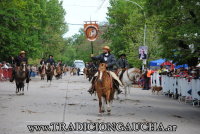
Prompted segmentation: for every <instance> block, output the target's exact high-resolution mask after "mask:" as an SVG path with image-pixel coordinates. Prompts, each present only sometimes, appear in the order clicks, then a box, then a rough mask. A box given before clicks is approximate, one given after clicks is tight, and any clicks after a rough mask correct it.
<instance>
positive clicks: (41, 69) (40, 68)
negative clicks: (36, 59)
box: [39, 64, 46, 80]
mask: <svg viewBox="0 0 200 134" xmlns="http://www.w3.org/2000/svg"><path fill="white" fill-rule="evenodd" d="M39 72H40V77H41V80H44V77H45V75H46V67H45V64H43V65H42V66H41V67H39Z"/></svg>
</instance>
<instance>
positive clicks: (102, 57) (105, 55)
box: [88, 46, 123, 94]
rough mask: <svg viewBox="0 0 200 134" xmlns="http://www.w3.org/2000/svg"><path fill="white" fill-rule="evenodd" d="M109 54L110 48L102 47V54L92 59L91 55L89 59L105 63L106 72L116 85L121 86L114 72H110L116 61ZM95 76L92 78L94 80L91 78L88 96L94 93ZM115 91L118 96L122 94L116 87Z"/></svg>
mask: <svg viewBox="0 0 200 134" xmlns="http://www.w3.org/2000/svg"><path fill="white" fill-rule="evenodd" d="M110 52H111V50H110V47H109V46H104V47H103V53H102V54H100V55H98V56H95V57H93V55H92V57H91V58H92V59H93V60H98V61H100V63H106V64H107V70H108V72H109V73H110V75H111V76H112V77H113V79H114V82H118V84H119V85H120V86H123V85H122V83H121V81H120V80H119V78H118V77H117V75H116V74H115V73H114V72H112V70H113V66H114V65H116V59H115V56H114V55H112V54H111V53H110ZM97 75H98V73H96V74H95V76H94V78H93V80H92V87H91V88H90V89H89V90H88V92H89V93H90V94H93V93H94V91H95V88H94V82H95V79H96V77H97ZM116 89H117V91H118V94H120V93H121V92H122V91H121V90H120V89H119V88H118V86H117V88H116Z"/></svg>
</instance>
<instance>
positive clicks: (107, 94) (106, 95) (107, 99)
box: [94, 63, 115, 114]
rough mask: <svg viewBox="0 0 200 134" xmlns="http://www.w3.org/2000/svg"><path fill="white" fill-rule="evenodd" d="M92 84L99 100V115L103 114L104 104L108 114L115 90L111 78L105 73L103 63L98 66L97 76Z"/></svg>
mask: <svg viewBox="0 0 200 134" xmlns="http://www.w3.org/2000/svg"><path fill="white" fill-rule="evenodd" d="M94 84H95V89H96V92H97V95H98V99H99V114H102V113H103V112H105V109H104V104H107V112H108V114H110V113H111V103H112V100H113V98H114V92H115V90H114V88H113V78H112V76H111V75H110V74H109V72H107V71H106V64H105V63H101V64H100V65H99V68H98V76H97V79H96V81H95V83H94ZM102 99H103V104H102Z"/></svg>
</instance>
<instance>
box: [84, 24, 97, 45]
mask: <svg viewBox="0 0 200 134" xmlns="http://www.w3.org/2000/svg"><path fill="white" fill-rule="evenodd" d="M84 31H85V35H86V37H87V39H88V40H89V41H95V40H96V39H97V36H98V25H97V24H85V26H84Z"/></svg>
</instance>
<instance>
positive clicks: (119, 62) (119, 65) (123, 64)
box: [117, 58, 129, 68]
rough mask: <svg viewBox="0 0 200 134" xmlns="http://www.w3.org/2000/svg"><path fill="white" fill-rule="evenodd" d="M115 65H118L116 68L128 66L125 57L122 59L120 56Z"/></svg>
mask: <svg viewBox="0 0 200 134" xmlns="http://www.w3.org/2000/svg"><path fill="white" fill-rule="evenodd" d="M117 66H118V68H128V67H129V65H128V62H127V60H126V59H122V58H120V59H119V60H118V61H117Z"/></svg>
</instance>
